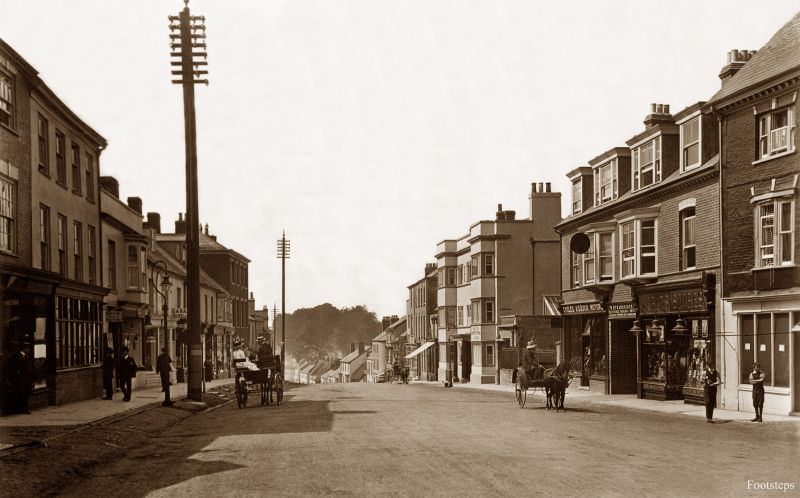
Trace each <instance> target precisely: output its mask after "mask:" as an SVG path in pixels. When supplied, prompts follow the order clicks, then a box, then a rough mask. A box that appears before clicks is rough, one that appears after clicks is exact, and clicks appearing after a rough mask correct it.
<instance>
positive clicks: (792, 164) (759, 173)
mask: <svg viewBox="0 0 800 498" xmlns="http://www.w3.org/2000/svg"><path fill="white" fill-rule="evenodd" d="M797 89H798V85H795V87H794V88H793V89H789V90H788V91H789V92H792V91H796V90H797ZM758 104H759V102H755V103H753V105H758ZM799 111H800V106H798V105H797V103H795V104H794V113H795V116H798V112H799ZM756 119H757V118H756V116H755V115H754V114H753V108H752V106H751V105H747V106H743V107H742V108H740V109H738V110H736V111H733V112H730V113H727V114H726V115H725V116H724V118H723V126H722V135H723V152H722V161H723V163H722V164H723V168H724V170H723V206H724V211H723V218H722V219H723V244H724V247H725V255H724V258H725V262H724V268H725V279H724V285H725V287H724V289H723V295H724V296H730V294H731V293H733V292H740V291H752V290H753V281H752V277H751V272H750V270H751V269H752V268H753V267H754V266H755V257H756V252H755V219H754V218H755V213H754V209H753V206H752V204H751V203H750V197H751V193H750V187H751V186H755V187H761V188H764V187H768V186H769V184H770V182H771V181H772V179H773V178H776V179H781V178H789V177H792V176H794V175H795V174H797V173H798V172H800V166H798V164H800V163H798V161H800V159H799V158H798V155H797V153H794V154H790V155H787V156H783V157H778V158H775V159H772V160H769V161H765V162H762V163H758V164H755V165H754V164H753V161H754V160H755V153H756V140H755V136H756V127H757V121H756ZM796 120H797V117H796V118H795V121H796ZM794 133H795V144H797V145H800V143H799V142H800V140H798V138H800V137H798V132H797V128H795V131H794ZM797 209H798V203H797V202H796V203H795V216H794V222H795V225H794V233H795V238H794V244H795V247H794V253H795V255H796V256H795V263H796V262H797V258H798V256H797V255H798V254H800V236H798V228H799V227H800V216H798V215H797ZM794 281H795V285H797V283H798V282H797V274H795V277H794Z"/></svg>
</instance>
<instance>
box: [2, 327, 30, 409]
mask: <svg viewBox="0 0 800 498" xmlns="http://www.w3.org/2000/svg"><path fill="white" fill-rule="evenodd" d="M27 346H28V345H27V344H25V343H17V344H15V349H16V351H15V352H14V354H12V355H11V357H9V359H8V363H7V368H8V370H7V371H6V375H7V377H6V378H7V379H8V380H7V381H8V400H7V401H8V407H7V411H8V412H9V413H30V408H29V406H28V401H29V399H30V396H31V390H32V388H33V378H32V377H31V365H30V357H29V355H28V352H27Z"/></svg>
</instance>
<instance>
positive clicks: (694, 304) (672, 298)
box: [639, 287, 708, 315]
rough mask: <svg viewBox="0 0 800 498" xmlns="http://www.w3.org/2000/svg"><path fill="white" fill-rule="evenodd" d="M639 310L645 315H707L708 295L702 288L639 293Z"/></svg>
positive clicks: (643, 291)
mask: <svg viewBox="0 0 800 498" xmlns="http://www.w3.org/2000/svg"><path fill="white" fill-rule="evenodd" d="M639 310H640V311H641V312H642V314H644V315H666V314H677V313H698V312H701V313H705V312H707V311H708V303H707V302H706V295H705V292H703V289H702V288H701V287H693V288H689V289H668V290H663V291H657V290H656V291H649V290H648V291H645V290H642V291H640V292H639Z"/></svg>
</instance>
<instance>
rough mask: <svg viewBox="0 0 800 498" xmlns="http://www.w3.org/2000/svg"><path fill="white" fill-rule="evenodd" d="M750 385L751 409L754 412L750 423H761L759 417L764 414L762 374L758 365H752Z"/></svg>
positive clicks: (761, 420)
mask: <svg viewBox="0 0 800 498" xmlns="http://www.w3.org/2000/svg"><path fill="white" fill-rule="evenodd" d="M750 384H752V385H753V408H754V409H755V411H756V416H755V418H754V419H753V420H751V422H763V421H764V420H763V419H762V418H761V416H762V415H763V413H764V372H762V371H761V366H760V365H759V364H758V363H753V371H752V372H750Z"/></svg>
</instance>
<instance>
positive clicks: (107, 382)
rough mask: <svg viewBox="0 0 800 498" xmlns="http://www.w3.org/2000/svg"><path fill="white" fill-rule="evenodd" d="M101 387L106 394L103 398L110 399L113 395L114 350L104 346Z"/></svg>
mask: <svg viewBox="0 0 800 498" xmlns="http://www.w3.org/2000/svg"><path fill="white" fill-rule="evenodd" d="M103 389H105V391H106V395H105V396H104V397H103V399H112V398H113V396H114V352H113V351H112V350H111V348H106V350H105V353H104V354H103Z"/></svg>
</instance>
